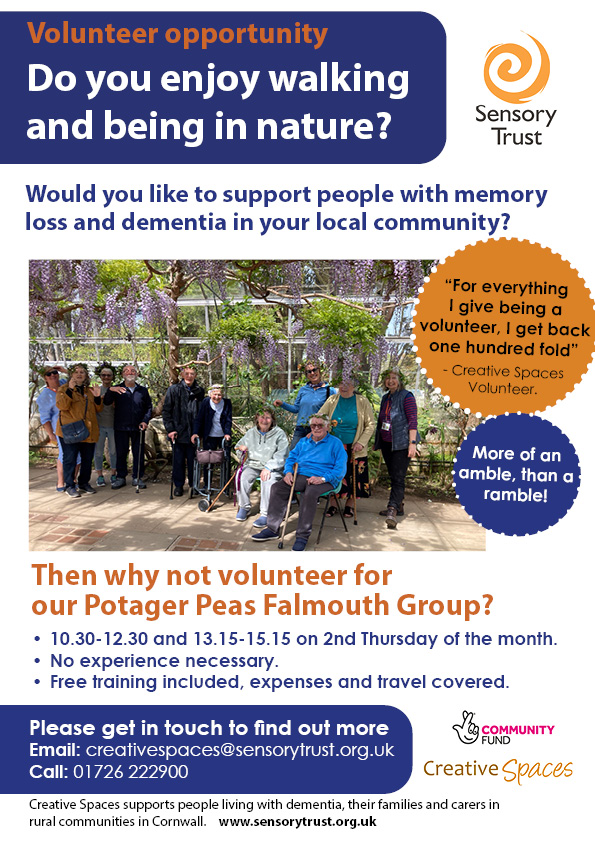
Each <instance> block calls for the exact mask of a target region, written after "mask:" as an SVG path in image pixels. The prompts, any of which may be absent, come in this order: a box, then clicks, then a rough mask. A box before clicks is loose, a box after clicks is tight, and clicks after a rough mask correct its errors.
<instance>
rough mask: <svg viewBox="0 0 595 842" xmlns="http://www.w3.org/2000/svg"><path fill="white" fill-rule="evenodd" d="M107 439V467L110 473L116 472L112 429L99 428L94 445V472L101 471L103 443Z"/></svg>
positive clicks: (114, 440)
mask: <svg viewBox="0 0 595 842" xmlns="http://www.w3.org/2000/svg"><path fill="white" fill-rule="evenodd" d="M106 439H107V445H108V451H109V466H110V468H111V469H112V471H115V470H116V435H115V433H114V428H113V427H99V438H98V439H97V444H96V445H95V470H96V471H102V470H103V454H104V453H105V441H106Z"/></svg>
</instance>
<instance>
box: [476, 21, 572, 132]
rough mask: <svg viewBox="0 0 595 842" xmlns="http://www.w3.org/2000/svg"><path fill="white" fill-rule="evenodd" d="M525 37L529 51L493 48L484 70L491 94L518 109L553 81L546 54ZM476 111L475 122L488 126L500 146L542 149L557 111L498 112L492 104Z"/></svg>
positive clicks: (510, 46)
mask: <svg viewBox="0 0 595 842" xmlns="http://www.w3.org/2000/svg"><path fill="white" fill-rule="evenodd" d="M523 35H525V39H526V43H527V46H526V47H525V46H522V45H521V44H514V43H508V44H496V45H495V46H493V47H490V49H489V50H488V52H487V54H486V58H485V64H484V69H483V78H484V81H485V84H486V87H487V89H488V91H489V92H490V93H491V94H492V95H493V96H494V97H497V98H498V99H499V100H502V101H503V102H508V103H511V104H512V105H518V106H523V104H524V103H528V102H531V100H532V99H533V98H534V97H536V96H537V95H538V94H540V93H541V92H542V91H543V89H544V88H545V86H546V85H547V83H548V79H549V78H550V57H549V55H548V53H547V50H546V49H545V47H544V46H543V44H541V43H540V42H539V41H538V40H537V38H534V37H533V35H529V34H525V33H523ZM475 111H476V117H475V119H476V121H477V122H478V123H487V124H488V125H489V129H490V131H491V132H492V137H493V139H494V141H495V142H496V145H497V146H533V145H534V146H542V145H543V138H544V134H545V129H549V127H550V126H551V124H552V121H553V119H554V117H555V116H556V111H555V110H550V109H546V108H537V109H534V108H523V107H520V108H512V109H511V108H500V109H496V108H492V107H491V106H490V104H481V105H477V106H476V107H475ZM527 123H530V124H533V125H531V126H530V128H531V131H525V124H527ZM490 124H492V125H490ZM494 124H497V125H494ZM519 124H521V125H519ZM528 128H529V127H528Z"/></svg>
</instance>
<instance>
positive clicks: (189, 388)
mask: <svg viewBox="0 0 595 842" xmlns="http://www.w3.org/2000/svg"><path fill="white" fill-rule="evenodd" d="M181 377H182V379H181V380H180V381H179V382H178V383H173V384H172V385H171V386H170V387H169V389H168V390H167V394H166V395H165V402H164V404H163V423H164V425H165V429H166V431H167V435H168V437H169V439H170V441H171V442H172V445H173V465H172V478H173V481H174V486H175V487H174V497H181V496H182V495H183V493H184V478H185V474H186V466H187V468H188V485H189V486H190V487H192V480H193V476H192V472H193V470H194V449H195V448H194V445H193V444H192V442H191V441H190V437H191V436H192V432H193V427H194V419H195V418H196V415H197V413H198V407H199V406H200V402H201V401H202V399H203V398H204V396H205V390H204V389H203V388H202V386H199V385H198V383H196V371H195V370H194V369H193V368H192V367H191V366H186V367H185V368H183V369H182V371H181Z"/></svg>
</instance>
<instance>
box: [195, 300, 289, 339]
mask: <svg viewBox="0 0 595 842" xmlns="http://www.w3.org/2000/svg"><path fill="white" fill-rule="evenodd" d="M222 316H223V317H222V319H221V320H220V321H219V322H217V324H216V325H215V326H214V327H213V328H212V330H211V332H210V334H209V341H210V342H214V343H223V344H225V345H235V344H236V343H237V342H242V341H244V340H245V341H247V342H248V345H249V347H250V349H251V350H256V349H259V348H260V346H261V344H262V342H263V340H264V339H265V337H266V336H267V335H268V336H270V337H271V338H272V339H281V338H282V336H283V332H282V330H281V327H280V325H279V323H278V322H277V319H276V318H275V315H274V313H271V311H270V310H267V309H265V308H264V307H251V306H250V305H248V304H247V303H246V302H242V303H240V304H234V305H228V304H224V306H223V312H222Z"/></svg>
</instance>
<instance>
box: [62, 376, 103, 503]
mask: <svg viewBox="0 0 595 842" xmlns="http://www.w3.org/2000/svg"><path fill="white" fill-rule="evenodd" d="M69 375H70V376H69V379H68V383H64V385H63V386H60V388H59V389H58V391H57V392H56V407H57V408H58V409H59V410H60V416H59V418H58V422H57V424H56V435H57V436H58V437H59V438H60V443H61V445H62V453H63V455H64V458H63V466H64V484H65V485H66V494H67V495H68V496H69V497H70V498H71V499H74V498H76V497H80V496H81V492H83V493H84V494H95V489H94V488H93V487H92V486H91V485H90V483H89V480H90V479H91V469H92V467H93V454H94V453H95V443H96V441H97V439H98V438H99V424H98V423H97V412H101V410H102V408H103V398H102V397H101V387H100V386H90V385H89V373H88V371H87V369H86V368H85V366H84V365H75V366H74V367H73V368H71V369H70V372H69ZM74 421H82V422H83V423H84V425H85V427H86V428H87V431H88V435H87V437H86V438H85V439H83V440H82V441H78V442H75V443H71V442H67V441H65V439H64V436H63V430H62V428H63V427H64V426H65V425H67V424H72V423H73V422H74ZM79 454H80V457H81V469H80V473H79V477H78V488H77V487H76V483H75V481H74V472H75V468H76V460H77V457H78V455H79Z"/></svg>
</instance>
